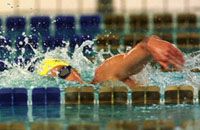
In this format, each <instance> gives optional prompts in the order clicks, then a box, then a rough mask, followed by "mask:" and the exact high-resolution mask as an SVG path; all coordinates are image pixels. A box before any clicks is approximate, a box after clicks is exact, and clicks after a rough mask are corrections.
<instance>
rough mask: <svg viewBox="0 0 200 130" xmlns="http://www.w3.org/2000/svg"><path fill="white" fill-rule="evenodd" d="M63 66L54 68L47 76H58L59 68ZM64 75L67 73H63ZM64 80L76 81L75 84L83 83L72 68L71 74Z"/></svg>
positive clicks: (78, 74)
mask: <svg viewBox="0 0 200 130" xmlns="http://www.w3.org/2000/svg"><path fill="white" fill-rule="evenodd" d="M62 67H63V66H61V65H60V66H56V67H54V68H53V69H51V70H50V72H48V74H47V75H48V76H53V77H56V76H58V74H59V72H60V70H61V68H62ZM64 73H67V72H63V74H64ZM65 80H69V81H77V82H80V83H83V80H82V79H81V77H80V73H79V72H77V71H76V70H74V69H73V68H71V72H70V74H69V75H68V76H67V77H66V78H65Z"/></svg>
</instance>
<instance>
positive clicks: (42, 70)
mask: <svg viewBox="0 0 200 130" xmlns="http://www.w3.org/2000/svg"><path fill="white" fill-rule="evenodd" d="M57 66H70V65H69V63H68V62H67V61H65V60H61V59H55V58H47V59H44V60H43V61H42V62H41V64H40V65H39V68H38V74H39V75H47V74H48V72H49V71H50V70H51V69H53V68H54V67H57Z"/></svg>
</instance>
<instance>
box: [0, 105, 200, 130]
mask: <svg viewBox="0 0 200 130" xmlns="http://www.w3.org/2000/svg"><path fill="white" fill-rule="evenodd" d="M199 108H200V106H199V105H186V104H184V105H154V106H131V105H122V106H118V105H113V106H110V105H105V106H101V105H100V106H99V105H58V106H55V105H53V106H26V107H25V106H15V107H14V106H13V107H1V111H0V122H1V123H5V122H18V123H19V122H20V123H23V124H25V126H26V127H27V129H28V128H29V126H30V125H31V124H32V123H34V122H40V123H45V122H54V123H60V124H61V125H62V127H65V128H67V126H68V125H70V124H72V123H83V122H85V123H86V122H87V123H88V122H89V123H97V124H99V126H100V128H101V130H103V129H105V126H106V123H108V122H109V121H122V120H124V121H135V122H137V123H138V126H141V124H142V122H144V121H146V120H172V121H173V122H174V124H175V128H177V129H178V128H179V127H180V124H181V122H182V121H185V120H199V119H200V111H199Z"/></svg>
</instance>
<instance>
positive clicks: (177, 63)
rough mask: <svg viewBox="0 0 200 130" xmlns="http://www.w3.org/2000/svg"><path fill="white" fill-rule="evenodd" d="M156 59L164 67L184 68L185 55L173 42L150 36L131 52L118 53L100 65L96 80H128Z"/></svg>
mask: <svg viewBox="0 0 200 130" xmlns="http://www.w3.org/2000/svg"><path fill="white" fill-rule="evenodd" d="M152 59H155V61H156V62H158V63H159V64H160V65H161V66H162V67H164V68H165V69H167V68H168V66H167V64H171V65H172V66H174V67H176V68H177V69H182V66H183V64H184V59H183V55H182V54H181V52H180V51H179V50H178V49H176V48H175V47H174V46H173V45H172V44H171V43H169V42H166V41H163V40H160V39H158V38H157V37H155V36H150V37H149V38H146V39H144V40H143V41H142V42H140V43H138V44H137V46H136V47H134V48H132V49H131V50H130V51H129V52H127V53H124V54H120V55H116V56H113V57H111V58H110V59H108V60H106V61H105V62H103V63H102V65H100V66H99V67H98V68H97V70H96V73H95V78H94V81H95V80H97V81H98V80H99V81H102V80H121V81H125V80H127V79H128V78H129V77H130V76H131V75H134V74H137V73H138V72H140V71H141V70H142V69H143V68H144V67H145V65H146V64H147V63H148V62H149V61H151V60H152Z"/></svg>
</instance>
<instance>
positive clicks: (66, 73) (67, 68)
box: [58, 66, 72, 79]
mask: <svg viewBox="0 0 200 130" xmlns="http://www.w3.org/2000/svg"><path fill="white" fill-rule="evenodd" d="M71 69H72V67H71V66H63V67H62V68H61V69H60V71H59V73H58V77H60V78H62V79H66V78H67V77H68V76H69V75H70V73H71Z"/></svg>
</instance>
